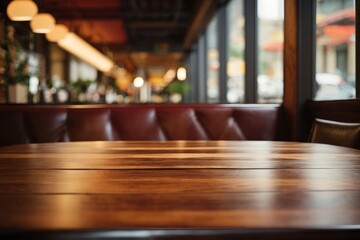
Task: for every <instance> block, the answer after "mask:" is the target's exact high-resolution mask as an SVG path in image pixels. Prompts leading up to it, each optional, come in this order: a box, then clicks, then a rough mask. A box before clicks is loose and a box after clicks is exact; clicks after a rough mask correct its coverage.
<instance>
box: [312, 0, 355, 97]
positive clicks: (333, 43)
mask: <svg viewBox="0 0 360 240" xmlns="http://www.w3.org/2000/svg"><path fill="white" fill-rule="evenodd" d="M316 14H317V15H316V82H315V84H314V85H315V92H316V94H315V99H317V100H325V99H349V98H355V1H354V0H317V12H316Z"/></svg>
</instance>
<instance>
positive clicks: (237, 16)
mask: <svg viewBox="0 0 360 240" xmlns="http://www.w3.org/2000/svg"><path fill="white" fill-rule="evenodd" d="M243 6H244V3H243V0H232V1H231V2H230V3H229V4H228V5H227V12H228V24H229V27H228V28H229V44H228V62H227V75H228V81H227V86H228V90H227V100H228V102H230V103H236V102H244V74H245V63H244V47H245V39H244V23H245V20H244V12H243Z"/></svg>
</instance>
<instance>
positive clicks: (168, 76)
mask: <svg viewBox="0 0 360 240" xmlns="http://www.w3.org/2000/svg"><path fill="white" fill-rule="evenodd" d="M175 76H176V72H175V70H173V69H169V70H168V71H167V72H166V73H165V75H164V80H165V82H167V83H169V82H171V81H172V80H174V78H175Z"/></svg>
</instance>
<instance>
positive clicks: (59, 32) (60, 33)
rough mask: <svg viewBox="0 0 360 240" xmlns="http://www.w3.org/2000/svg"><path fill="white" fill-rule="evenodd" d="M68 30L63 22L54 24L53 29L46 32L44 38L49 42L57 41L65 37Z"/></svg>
mask: <svg viewBox="0 0 360 240" xmlns="http://www.w3.org/2000/svg"><path fill="white" fill-rule="evenodd" d="M68 32H69V29H68V28H67V27H66V26H65V25H64V24H56V25H55V27H54V29H53V30H52V31H51V32H49V33H47V34H46V39H47V40H48V41H49V42H57V41H59V40H61V39H63V38H65V36H66V34H67V33H68Z"/></svg>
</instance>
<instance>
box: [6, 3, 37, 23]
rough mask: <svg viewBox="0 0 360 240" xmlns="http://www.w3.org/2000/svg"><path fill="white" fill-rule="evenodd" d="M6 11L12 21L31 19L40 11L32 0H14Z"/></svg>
mask: <svg viewBox="0 0 360 240" xmlns="http://www.w3.org/2000/svg"><path fill="white" fill-rule="evenodd" d="M6 12H7V15H8V17H9V18H10V19H11V20H12V21H30V20H31V19H32V18H33V17H34V16H35V15H36V14H37V13H38V7H37V6H36V4H35V3H34V2H33V1H31V0H14V1H12V2H11V3H10V4H9V5H8V7H7V10H6Z"/></svg>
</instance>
